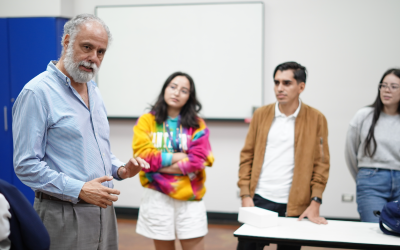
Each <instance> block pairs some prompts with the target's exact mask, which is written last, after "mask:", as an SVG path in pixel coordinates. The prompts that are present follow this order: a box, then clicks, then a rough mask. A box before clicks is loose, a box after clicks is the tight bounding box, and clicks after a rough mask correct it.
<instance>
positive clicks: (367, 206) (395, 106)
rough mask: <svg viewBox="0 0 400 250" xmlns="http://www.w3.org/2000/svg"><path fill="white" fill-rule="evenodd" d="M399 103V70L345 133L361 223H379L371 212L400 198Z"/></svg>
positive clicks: (383, 82)
mask: <svg viewBox="0 0 400 250" xmlns="http://www.w3.org/2000/svg"><path fill="white" fill-rule="evenodd" d="M399 103H400V69H389V70H388V71H386V72H385V74H384V75H383V77H382V79H381V81H380V84H379V89H378V96H377V97H376V100H375V102H374V103H373V104H372V105H371V106H368V107H365V108H362V109H360V110H359V111H358V112H357V113H356V115H355V116H354V117H353V119H352V120H351V122H350V126H349V129H348V131H347V139H346V151H345V157H346V162H347V166H348V167H349V170H350V172H351V174H352V175H353V177H354V179H355V180H356V183H357V205H358V212H359V214H360V217H361V221H363V222H379V219H378V218H377V217H375V216H374V214H373V211H374V210H379V211H381V210H382V208H383V206H384V205H385V204H386V203H387V202H389V201H393V200H398V199H399V198H400V105H399Z"/></svg>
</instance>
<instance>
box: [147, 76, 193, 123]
mask: <svg viewBox="0 0 400 250" xmlns="http://www.w3.org/2000/svg"><path fill="white" fill-rule="evenodd" d="M177 76H184V77H186V78H187V79H188V80H189V83H190V95H189V99H188V100H187V102H186V104H185V105H184V106H183V107H182V109H181V112H180V115H181V124H182V126H183V127H185V128H190V127H192V128H199V127H200V126H199V121H198V115H197V114H198V113H199V112H200V110H201V103H200V102H199V100H197V97H196V88H195V86H194V81H193V78H192V77H191V76H190V75H188V74H186V73H183V72H175V73H173V74H172V75H170V76H169V77H168V78H167V80H165V83H164V85H163V87H162V89H161V93H160V94H159V95H158V98H157V101H156V103H155V104H154V105H153V106H151V112H152V113H153V114H154V115H155V117H156V122H157V123H158V124H162V123H163V122H165V121H166V120H167V118H168V104H167V103H166V102H165V100H164V94H165V89H166V88H167V87H168V85H169V84H170V82H171V81H172V80H173V79H174V78H175V77H177Z"/></svg>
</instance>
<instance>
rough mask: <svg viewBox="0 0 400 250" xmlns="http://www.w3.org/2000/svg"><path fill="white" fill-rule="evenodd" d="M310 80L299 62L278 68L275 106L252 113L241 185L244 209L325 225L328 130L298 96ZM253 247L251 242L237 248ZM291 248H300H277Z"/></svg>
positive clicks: (281, 249) (322, 118)
mask: <svg viewBox="0 0 400 250" xmlns="http://www.w3.org/2000/svg"><path fill="white" fill-rule="evenodd" d="M306 77H307V71H306V68H305V67H304V66H302V65H300V64H298V63H296V62H286V63H282V64H280V65H278V66H277V67H276V68H275V71H274V83H275V86H274V90H275V95H276V98H277V102H276V103H273V104H269V105H266V106H263V107H261V108H259V109H257V110H256V111H255V112H254V115H253V118H252V120H251V123H250V127H249V131H248V134H247V137H246V141H245V145H244V147H243V149H242V151H241V154H240V169H239V181H238V186H239V188H240V196H241V198H242V206H243V207H252V206H257V207H261V208H265V209H268V210H272V211H275V212H278V214H279V216H289V217H293V216H296V217H297V216H299V220H301V219H303V218H304V217H307V218H308V219H309V220H310V221H312V222H314V223H317V224H327V221H326V220H325V218H323V217H320V216H319V208H320V205H321V204H322V193H323V191H324V189H325V186H326V183H327V181H328V176H329V148H328V126H327V121H326V118H325V116H324V115H323V114H322V113H321V112H319V111H318V110H316V109H314V108H312V107H310V106H308V105H306V104H305V103H303V102H302V101H301V100H300V98H299V96H300V94H301V93H302V92H303V91H304V89H305V86H306V84H305V83H306ZM255 247H256V245H255V243H249V242H240V243H239V245H238V249H246V250H247V249H255ZM289 249H290V250H292V249H293V250H294V249H300V247H299V246H288V245H278V250H289Z"/></svg>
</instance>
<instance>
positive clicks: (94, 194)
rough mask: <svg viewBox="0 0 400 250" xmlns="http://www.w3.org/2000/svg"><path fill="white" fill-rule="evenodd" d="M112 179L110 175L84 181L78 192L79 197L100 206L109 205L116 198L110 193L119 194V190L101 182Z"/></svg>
mask: <svg viewBox="0 0 400 250" xmlns="http://www.w3.org/2000/svg"><path fill="white" fill-rule="evenodd" d="M112 179H113V177H112V176H103V177H100V178H97V179H94V180H91V181H88V182H86V183H85V184H83V187H82V189H81V192H80V193H79V198H80V199H82V200H84V201H86V202H88V203H91V204H94V205H96V206H99V207H102V208H107V206H111V205H112V202H113V201H117V200H118V197H117V196H115V195H111V194H116V195H119V194H120V192H119V190H117V189H112V188H108V187H105V186H103V185H101V183H102V182H105V181H111V180H112Z"/></svg>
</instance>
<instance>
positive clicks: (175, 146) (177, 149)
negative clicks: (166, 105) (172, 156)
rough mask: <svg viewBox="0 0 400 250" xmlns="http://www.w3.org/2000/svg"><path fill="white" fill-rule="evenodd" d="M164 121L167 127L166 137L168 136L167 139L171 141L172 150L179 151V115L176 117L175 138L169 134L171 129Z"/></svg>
mask: <svg viewBox="0 0 400 250" xmlns="http://www.w3.org/2000/svg"><path fill="white" fill-rule="evenodd" d="M165 123H166V125H165V126H166V127H167V133H168V137H169V140H170V141H171V145H172V147H173V148H174V151H175V152H180V149H179V127H180V125H181V116H180V115H179V117H178V125H177V126H176V134H175V140H173V138H172V136H171V131H170V130H169V125H168V123H167V122H166V121H165ZM181 132H182V131H181ZM165 146H167V147H168V145H165Z"/></svg>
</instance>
